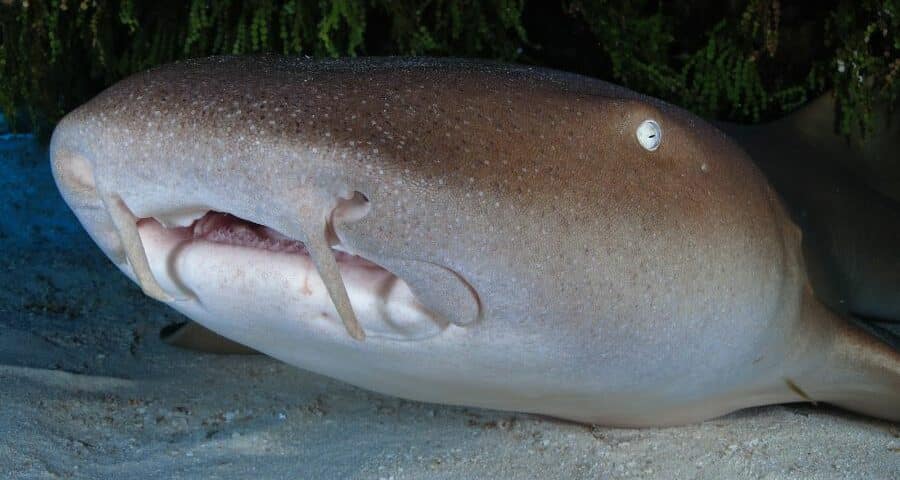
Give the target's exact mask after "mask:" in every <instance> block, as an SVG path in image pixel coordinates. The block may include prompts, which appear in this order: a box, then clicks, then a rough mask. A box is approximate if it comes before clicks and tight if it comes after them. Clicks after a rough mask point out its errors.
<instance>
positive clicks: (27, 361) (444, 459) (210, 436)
mask: <svg viewBox="0 0 900 480" xmlns="http://www.w3.org/2000/svg"><path fill="white" fill-rule="evenodd" d="M0 195H3V198H2V199H0V205H2V207H0V252H2V253H3V254H4V255H2V256H0V286H2V288H0V478H14V479H20V478H22V479H32V478H34V479H43V478H125V479H129V478H131V479H144V478H198V479H213V478H256V479H266V478H313V479H316V478H360V479H363V478H365V479H369V478H371V479H379V478H385V479H389V478H393V479H397V480H399V479H438V478H441V479H443V478H661V479H675V478H753V479H756V478H763V479H779V478H803V479H807V478H809V479H839V478H840V479H843V478H859V479H891V478H893V479H897V478H900V426H898V425H896V424H890V423H886V422H882V421H878V420H872V419H867V418H863V417H859V416H856V415H852V414H849V413H844V412H841V411H838V410H834V409H830V408H827V407H809V406H776V407H770V408H760V409H752V410H748V411H743V412H739V413H737V414H733V415H729V416H727V417H724V418H721V419H717V420H713V421H708V422H704V423H702V424H699V425H691V426H686V427H680V428H668V429H645V430H623V429H610V428H597V427H595V428H590V427H588V426H584V425H577V424H570V423H564V422H559V421H555V420H551V419H544V418H539V417H534V416H530V415H520V414H510V413H503V412H493V411H485V410H478V409H469V408H455V407H444V406H439V405H431V404H421V403H416V402H409V401H404V400H399V399H396V398H390V397H385V396H382V395H377V394H374V393H370V392H366V391H363V390H360V389H357V388H354V387H351V386H348V385H346V384H343V383H340V382H337V381H333V380H329V379H327V378H324V377H321V376H318V375H315V374H312V373H308V372H304V371H301V370H298V369H296V368H293V367H290V366H287V365H284V364H281V363H279V362H277V361H274V360H271V359H268V358H265V357H262V356H217V355H204V354H197V353H193V352H186V351H181V350H177V349H174V348H171V347H168V346H166V345H164V344H162V343H161V342H160V341H159V338H158V331H159V329H160V328H161V327H162V326H164V325H166V324H168V323H170V322H173V321H175V320H177V319H178V318H179V316H178V314H176V313H174V312H173V311H170V310H169V309H167V308H166V307H164V306H162V305H160V304H157V303H155V302H153V301H152V300H149V299H147V298H145V297H144V296H143V295H142V294H141V293H140V292H139V291H138V289H137V288H136V287H134V286H133V285H131V284H130V283H129V282H128V281H127V279H126V278H125V277H124V276H122V275H121V274H119V273H118V271H116V270H115V269H114V268H113V266H112V265H111V264H110V263H109V262H108V261H107V260H106V259H105V258H104V257H102V254H101V253H100V251H99V249H97V248H96V247H94V245H93V243H92V242H91V241H90V239H89V238H88V237H87V235H86V234H85V233H84V232H83V231H82V230H81V228H80V226H78V224H77V222H76V220H75V218H74V216H73V215H72V214H71V213H70V212H69V210H68V209H67V208H66V207H65V205H64V204H63V202H62V200H61V199H60V198H59V196H58V194H57V193H56V190H55V187H54V186H53V184H52V179H51V177H50V172H49V168H48V164H47V158H46V151H45V150H43V149H41V148H39V147H37V146H36V145H35V144H34V142H33V141H32V140H31V139H30V138H27V137H26V138H19V137H9V136H7V137H6V138H3V139H0Z"/></svg>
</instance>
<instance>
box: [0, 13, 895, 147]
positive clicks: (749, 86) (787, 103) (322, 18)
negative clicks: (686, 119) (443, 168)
mask: <svg viewBox="0 0 900 480" xmlns="http://www.w3.org/2000/svg"><path fill="white" fill-rule="evenodd" d="M898 7H900V0H861V1H856V2H853V1H849V0H832V1H826V2H820V4H818V5H817V7H816V8H814V9H810V8H806V7H805V6H803V5H794V4H787V3H782V2H781V1H779V0H747V1H734V2H715V1H712V0H702V1H693V2H662V1H659V0H629V1H623V0H620V1H612V0H595V1H590V0H560V2H559V3H556V4H550V3H547V2H537V1H534V0H530V1H529V0H485V1H478V0H334V1H327V0H306V1H304V0H286V1H276V0H160V1H155V2H142V1H139V0H0V108H2V110H3V112H4V113H5V114H6V117H7V119H8V122H9V124H10V127H11V128H12V129H13V130H22V129H28V128H31V126H34V128H40V127H41V126H44V128H47V127H48V126H50V125H52V123H53V122H55V121H57V120H58V119H59V118H60V117H61V116H62V115H63V114H65V113H66V112H67V111H69V110H71V109H72V108H74V107H75V106H77V105H78V104H80V103H82V102H84V101H85V100H87V99H88V98H90V97H91V96H93V95H95V94H96V93H97V92H99V91H100V90H102V89H103V88H105V87H106V86H108V85H110V84H112V83H114V82H115V81H117V80H119V79H121V78H123V77H125V76H127V75H129V74H131V73H134V72H137V71H141V70H145V69H147V68H149V67H152V66H154V65H158V64H161V63H166V62H170V61H173V60H177V59H182V58H187V57H198V56H205V55H212V54H251V53H263V52H277V53H282V54H288V55H310V56H317V57H322V56H328V57H338V56H355V55H394V54H400V55H433V56H444V55H452V56H463V57H485V58H495V59H501V60H505V61H518V62H525V63H531V64H538V65H548V66H556V67H560V66H562V67H565V68H569V69H574V70H576V71H579V72H581V73H586V74H590V75H593V76H597V77H600V78H604V79H608V80H611V81H613V82H616V83H620V84H623V85H625V86H627V87H629V88H632V89H634V90H637V91H640V92H643V93H646V94H649V95H653V96H657V97H660V98H663V99H665V100H667V101H670V102H673V103H675V104H678V105H681V106H683V107H685V108H688V109H690V110H692V111H695V112H697V113H699V114H701V115H704V116H706V117H707V118H715V119H723V120H732V121H740V122H750V123H758V122H762V121H766V120H769V119H772V118H776V117H778V116H781V115H784V114H785V113H787V112H790V111H792V110H794V109H796V108H797V107H799V106H800V105H802V104H804V103H805V102H807V101H808V100H810V99H812V98H814V97H815V96H818V95H820V94H822V93H824V92H826V91H828V90H833V91H834V92H835V98H836V106H835V108H836V113H837V115H836V116H835V118H836V120H835V130H836V131H837V132H840V133H842V134H844V135H847V136H851V135H862V136H864V135H866V134H867V133H869V132H871V131H872V128H873V123H874V113H873V112H874V110H875V109H876V108H878V107H879V106H882V105H887V106H888V107H891V108H893V107H894V106H895V105H896V104H897V100H898V95H900V82H898V81H897V80H898V79H897V77H898V75H900V58H898V52H900V34H898V29H900V8H898ZM570 57H571V58H570ZM575 57H577V61H570V60H572V58H575ZM567 58H568V60H567ZM567 62H568V63H567Z"/></svg>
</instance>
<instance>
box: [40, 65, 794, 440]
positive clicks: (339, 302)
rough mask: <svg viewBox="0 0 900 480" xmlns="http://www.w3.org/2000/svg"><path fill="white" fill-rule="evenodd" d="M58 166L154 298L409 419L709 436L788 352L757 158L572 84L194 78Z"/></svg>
mask: <svg viewBox="0 0 900 480" xmlns="http://www.w3.org/2000/svg"><path fill="white" fill-rule="evenodd" d="M51 155H52V162H53V172H54V175H55V178H56V181H57V184H58V186H59V188H60V191H61V192H62V194H63V196H64V198H65V200H66V201H67V202H68V204H69V205H70V206H71V207H72V209H73V211H74V212H75V214H76V215H77V216H78V218H79V220H80V221H81V222H82V223H83V225H84V226H85V228H86V229H87V231H88V232H89V233H90V235H91V236H92V237H93V239H94V240H95V241H96V243H97V244H98V245H99V246H100V247H101V248H102V249H103V251H104V252H105V253H106V254H107V255H108V256H109V257H110V258H111V259H112V261H113V262H115V264H116V265H117V266H118V267H119V268H120V269H121V270H122V271H123V272H124V273H125V274H127V275H129V276H130V277H131V278H132V279H134V280H135V281H136V282H137V283H138V284H139V285H140V286H141V287H142V288H143V290H144V291H145V292H146V293H147V294H149V295H151V296H153V297H155V298H157V299H160V300H162V301H165V302H167V303H169V304H170V305H171V306H172V307H174V308H176V309H178V310H179V311H181V312H183V313H185V314H186V315H188V316H189V317H191V318H193V319H194V320H196V321H198V322H200V323H201V324H203V325H205V326H207V327H209V328H211V329H213V330H215V331H217V332H219V333H221V334H222V335H225V336H226V337H229V338H232V339H234V340H236V341H239V342H241V343H244V344H246V345H249V346H251V347H253V348H255V349H257V350H260V351H262V352H264V353H268V354H270V355H273V356H275V357H277V358H280V359H282V360H285V361H287V362H289V363H292V364H295V365H299V366H302V367H304V368H308V369H310V370H314V371H317V372H320V373H324V374H327V375H330V376H333V377H337V378H340V379H343V380H346V381H349V382H351V383H355V384H357V385H361V386H364V387H367V388H370V389H373V390H377V391H381V392H387V393H391V394H395V395H400V396H405V397H409V398H415V399H421V400H429V401H437V402H442V403H456V404H468V405H477V406H486V407H495V408H505V409H516V410H524V411H537V412H541V413H547V414H551V415H557V416H563V417H567V418H575V419H582V420H589V421H607V422H608V423H618V424H640V423H641V421H642V420H640V419H642V418H647V419H648V420H646V421H647V422H650V423H656V424H659V423H677V422H681V421H689V420H692V419H697V418H703V417H708V416H712V415H715V414H720V413H724V412H726V411H729V410H731V409H734V408H736V407H735V405H736V403H735V402H737V400H734V401H732V400H727V401H726V400H724V399H726V398H728V399H730V398H731V397H727V395H725V394H724V393H723V392H726V391H728V390H729V389H732V390H733V389H734V388H735V385H738V384H746V382H748V378H750V379H751V380H752V379H753V378H755V377H753V375H755V374H756V373H747V374H746V375H743V376H742V375H732V378H729V379H727V380H724V381H723V380H722V379H721V378H719V377H722V376H724V375H723V372H734V371H735V369H737V368H738V366H744V365H745V364H749V363H750V361H752V360H753V359H754V358H756V357H758V356H759V350H761V349H762V350H766V351H780V350H784V349H787V348H788V347H787V346H785V344H784V343H785V342H783V341H773V339H778V338H781V337H784V335H785V332H787V331H790V330H791V329H792V328H794V327H793V324H791V323H790V322H783V323H784V325H778V324H777V322H776V320H775V319H776V318H782V317H784V316H785V315H787V316H790V315H791V312H794V311H796V310H797V308H799V307H797V306H796V305H797V304H798V302H797V301H795V300H796V298H798V295H799V293H798V292H799V291H800V287H799V280H797V279H798V278H799V276H800V274H799V273H798V272H797V262H798V261H797V254H796V248H794V243H796V242H795V240H796V232H795V231H794V230H795V229H791V228H786V227H785V220H784V215H783V212H782V211H781V209H780V207H779V206H778V204H777V202H776V201H775V197H774V195H773V194H772V191H771V189H770V188H769V187H768V185H767V184H766V182H765V180H764V179H763V177H762V176H761V174H760V173H759V172H758V171H757V170H756V169H755V167H754V166H753V165H752V163H751V162H750V161H749V160H748V158H747V157H746V154H744V152H743V151H742V150H741V149H740V148H739V147H737V146H736V145H735V144H734V143H732V142H731V141H730V140H729V139H728V138H726V137H725V136H724V135H723V134H722V133H720V132H719V131H718V130H716V129H715V128H713V127H711V126H710V125H708V124H707V123H706V122H704V121H702V120H700V119H698V118H697V117H695V116H693V115H692V114H690V113H688V112H685V111H683V110H680V109H678V108H675V107H672V106H670V105H667V104H665V103H663V102H661V101H658V100H655V99H651V98H648V97H644V96H641V95H638V94H636V93H633V92H630V91H628V90H626V89H623V88H620V87H617V86H613V85H610V84H607V83H604V82H601V81H597V80H593V79H588V78H585V77H580V76H577V75H570V74H565V73H561V72H555V71H549V70H542V69H536V68H530V67H524V66H510V65H502V64H495V63H483V62H474V61H463V60H431V59H355V60H307V59H295V58H283V57H254V58H240V57H213V58H208V59H200V60H191V61H187V62H183V63H177V64H172V65H167V66H163V67H159V68H156V69H154V70H151V71H149V72H146V73H142V74H138V75H135V76H133V77H130V78H128V79H126V80H124V81H122V82H120V83H118V84H116V85H115V86H113V87H111V88H110V89H108V90H106V91H105V92H103V93H102V94H101V95H99V96H98V97H96V98H95V99H93V100H92V101H90V102H89V103H87V104H86V105H84V106H82V107H80V108H79V109H77V110H75V111H74V112H72V113H70V114H69V115H68V116H67V117H65V119H64V120H63V121H62V122H61V123H60V124H59V126H58V127H57V129H56V131H55V132H54V135H53V139H52V146H51ZM698 332H702V335H701V334H698ZM700 358H702V361H698V359H700ZM688 365H689V366H690V368H689V371H690V374H686V373H685V372H686V370H685V369H686V368H687V367H686V366H688ZM741 368H743V367H741ZM753 372H756V370H753ZM711 378H714V379H715V381H713V380H711ZM750 383H752V381H751V382H750ZM661 384H662V385H665V388H662V389H660V388H659V385H661ZM713 394H715V395H719V396H720V397H721V398H722V399H723V400H721V401H720V402H719V404H717V407H716V408H711V409H710V408H707V409H705V410H703V411H702V413H701V412H700V411H697V410H695V408H696V407H695V406H694V404H695V400H696V399H697V398H699V397H701V396H703V395H707V396H709V395H713ZM717 398H719V397H717ZM648 411H659V412H663V411H664V412H667V413H665V414H663V413H660V414H659V415H657V416H655V417H654V416H652V415H651V416H650V417H647V416H646V415H647V412H648ZM663 417H664V418H663ZM661 418H662V420H661V421H660V419H661Z"/></svg>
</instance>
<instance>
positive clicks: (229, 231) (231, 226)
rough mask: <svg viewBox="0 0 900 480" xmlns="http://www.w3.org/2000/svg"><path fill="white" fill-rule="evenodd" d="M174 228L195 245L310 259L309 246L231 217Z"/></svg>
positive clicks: (361, 263)
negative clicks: (299, 256) (260, 251)
mask: <svg viewBox="0 0 900 480" xmlns="http://www.w3.org/2000/svg"><path fill="white" fill-rule="evenodd" d="M144 221H151V220H150V219H143V220H141V222H144ZM139 223H140V222H139ZM175 228H186V229H188V234H189V235H190V237H191V239H192V240H193V241H207V242H212V243H217V244H222V245H232V246H237V247H244V248H256V249H260V250H266V251H269V252H278V253H288V254H295V255H304V256H307V257H309V251H308V250H307V249H306V245H305V244H304V243H303V242H301V241H300V240H295V239H293V238H291V237H289V236H287V235H284V234H283V233H281V232H279V231H277V230H275V229H273V228H270V227H267V226H265V225H260V224H258V223H254V222H251V221H249V220H244V219H242V218H240V217H236V216H234V215H232V214H230V213H223V212H216V211H212V210H210V211H208V212H206V214H204V215H203V216H202V217H200V218H198V219H197V220H194V222H193V223H192V224H191V225H190V226H188V227H175ZM332 250H333V251H334V256H335V260H337V261H338V262H340V263H342V264H345V265H353V266H354V267H355V268H369V269H379V270H385V269H384V268H383V267H381V266H380V265H377V264H375V263H373V262H371V261H369V260H366V259H365V258H363V257H360V256H359V255H354V254H352V253H349V252H346V251H344V250H342V249H341V247H340V245H339V244H338V245H334V246H332ZM385 271H386V270H385Z"/></svg>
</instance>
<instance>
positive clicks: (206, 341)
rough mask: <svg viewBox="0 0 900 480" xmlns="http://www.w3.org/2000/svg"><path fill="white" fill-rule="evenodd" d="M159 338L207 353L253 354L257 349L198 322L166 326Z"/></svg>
mask: <svg viewBox="0 0 900 480" xmlns="http://www.w3.org/2000/svg"><path fill="white" fill-rule="evenodd" d="M159 338H161V339H162V341H164V342H166V343H168V344H169V345H172V346H175V347H179V348H186V349H188V350H196V351H198V352H206V353H223V354H238V355H252V354H257V353H259V352H257V351H256V350H254V349H252V348H250V347H248V346H246V345H244V344H241V343H238V342H235V341H233V340H229V339H227V338H225V337H223V336H221V335H219V334H218V333H216V332H214V331H212V330H210V329H208V328H206V327H204V326H203V325H200V324H199V323H197V322H179V323H174V324H172V325H168V326H166V327H164V328H163V329H162V330H161V331H160V332H159Z"/></svg>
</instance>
